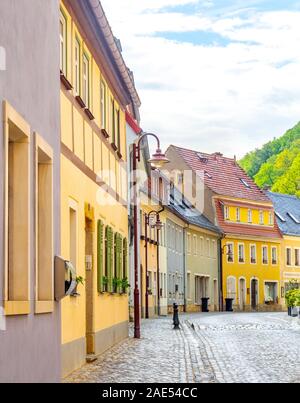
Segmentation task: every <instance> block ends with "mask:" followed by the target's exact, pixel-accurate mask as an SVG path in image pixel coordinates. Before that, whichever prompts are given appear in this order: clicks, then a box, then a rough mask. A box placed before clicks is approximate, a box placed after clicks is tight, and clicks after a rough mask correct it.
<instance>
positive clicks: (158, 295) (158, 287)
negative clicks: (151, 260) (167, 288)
mask: <svg viewBox="0 0 300 403" xmlns="http://www.w3.org/2000/svg"><path fill="white" fill-rule="evenodd" d="M156 234H157V236H156V239H157V245H156V248H157V314H158V316H160V278H159V276H160V271H159V269H160V268H159V229H157V230H156Z"/></svg>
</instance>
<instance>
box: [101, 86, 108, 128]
mask: <svg viewBox="0 0 300 403" xmlns="http://www.w3.org/2000/svg"><path fill="white" fill-rule="evenodd" d="M100 110H101V128H102V129H105V130H106V129H107V125H106V119H107V118H106V113H107V110H106V84H105V82H104V81H103V80H101V83H100Z"/></svg>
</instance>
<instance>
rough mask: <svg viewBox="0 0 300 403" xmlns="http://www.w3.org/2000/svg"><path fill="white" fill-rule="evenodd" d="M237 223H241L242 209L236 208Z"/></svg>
mask: <svg viewBox="0 0 300 403" xmlns="http://www.w3.org/2000/svg"><path fill="white" fill-rule="evenodd" d="M236 221H241V209H240V208H239V207H237V208H236Z"/></svg>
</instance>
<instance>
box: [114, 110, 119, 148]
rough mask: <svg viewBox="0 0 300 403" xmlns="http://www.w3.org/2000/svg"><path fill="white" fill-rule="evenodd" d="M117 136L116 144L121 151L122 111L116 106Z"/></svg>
mask: <svg viewBox="0 0 300 403" xmlns="http://www.w3.org/2000/svg"><path fill="white" fill-rule="evenodd" d="M114 118H115V125H114V126H115V138H116V140H115V141H116V143H115V144H116V146H117V148H118V150H119V151H120V148H121V137H120V111H119V109H117V108H115V116H114Z"/></svg>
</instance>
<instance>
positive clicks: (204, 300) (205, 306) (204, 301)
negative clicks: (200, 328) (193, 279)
mask: <svg viewBox="0 0 300 403" xmlns="http://www.w3.org/2000/svg"><path fill="white" fill-rule="evenodd" d="M201 301H202V312H209V309H208V301H209V298H201Z"/></svg>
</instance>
